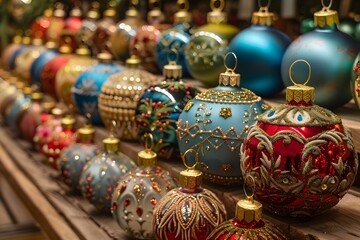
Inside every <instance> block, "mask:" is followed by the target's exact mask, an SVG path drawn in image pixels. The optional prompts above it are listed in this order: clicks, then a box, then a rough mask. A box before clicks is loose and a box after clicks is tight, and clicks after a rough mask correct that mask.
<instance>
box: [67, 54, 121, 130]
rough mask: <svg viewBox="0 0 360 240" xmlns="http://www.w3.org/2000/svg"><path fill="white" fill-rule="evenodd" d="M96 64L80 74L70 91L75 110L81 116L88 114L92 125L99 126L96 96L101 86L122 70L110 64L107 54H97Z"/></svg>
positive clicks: (109, 57) (110, 57)
mask: <svg viewBox="0 0 360 240" xmlns="http://www.w3.org/2000/svg"><path fill="white" fill-rule="evenodd" d="M97 59H98V63H97V64H95V65H93V66H91V67H90V68H88V69H87V70H86V71H85V72H83V73H81V74H80V75H79V77H78V78H77V80H76V82H75V84H74V87H73V88H72V89H71V92H72V94H73V99H74V101H75V105H76V108H77V109H78V110H79V112H80V113H81V114H83V115H86V114H87V113H90V115H91V118H90V122H91V123H92V124H101V118H100V116H99V110H98V96H99V94H100V92H101V86H102V85H103V83H104V82H105V81H106V79H107V78H108V77H110V76H111V75H113V74H115V73H118V72H120V71H122V68H121V67H120V66H119V65H117V64H115V63H113V62H112V56H111V55H110V54H109V53H99V54H98V56H97Z"/></svg>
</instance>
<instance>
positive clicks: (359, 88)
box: [350, 54, 360, 109]
mask: <svg viewBox="0 0 360 240" xmlns="http://www.w3.org/2000/svg"><path fill="white" fill-rule="evenodd" d="M353 70H354V71H353V77H352V81H351V86H350V87H351V92H352V95H353V98H354V100H355V104H356V106H357V108H359V109H360V54H359V55H358V56H357V58H356V60H355V62H354V69H353Z"/></svg>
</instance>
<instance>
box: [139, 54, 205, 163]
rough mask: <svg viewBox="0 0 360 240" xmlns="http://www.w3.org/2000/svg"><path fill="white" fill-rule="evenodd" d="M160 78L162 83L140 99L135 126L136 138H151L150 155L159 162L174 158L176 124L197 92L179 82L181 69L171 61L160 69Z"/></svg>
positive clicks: (153, 85) (148, 89)
mask: <svg viewBox="0 0 360 240" xmlns="http://www.w3.org/2000/svg"><path fill="white" fill-rule="evenodd" d="M169 56H170V55H169ZM169 60H170V57H169ZM163 76H164V79H162V80H160V81H159V82H158V83H156V84H152V85H151V86H150V87H148V88H147V89H146V90H145V91H144V93H143V94H142V95H141V97H140V99H139V102H138V105H137V107H136V124H137V132H138V135H139V136H143V135H144V134H145V133H152V135H153V136H154V149H153V150H154V152H156V153H157V154H158V156H159V157H160V158H163V159H171V157H174V156H176V155H178V143H177V140H176V121H177V120H178V118H179V116H180V114H181V112H183V109H184V107H185V105H186V104H187V102H188V101H189V100H191V99H193V98H194V97H195V96H196V94H197V93H198V92H199V91H198V90H197V89H196V88H194V87H192V86H191V85H190V84H189V83H185V82H183V81H182V68H181V65H177V64H176V62H175V61H171V60H170V62H169V64H168V65H166V66H165V67H164V69H163Z"/></svg>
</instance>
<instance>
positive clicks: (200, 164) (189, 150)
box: [181, 148, 208, 170]
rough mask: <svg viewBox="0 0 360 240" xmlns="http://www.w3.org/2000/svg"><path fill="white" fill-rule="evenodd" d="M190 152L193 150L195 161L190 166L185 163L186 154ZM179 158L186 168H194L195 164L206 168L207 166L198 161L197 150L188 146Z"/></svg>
mask: <svg viewBox="0 0 360 240" xmlns="http://www.w3.org/2000/svg"><path fill="white" fill-rule="evenodd" d="M190 152H194V153H195V163H194V165H192V166H189V165H188V164H187V163H186V154H188V153H190ZM181 159H182V161H183V164H184V166H185V167H186V169H187V170H195V168H196V166H200V167H202V168H203V169H205V170H206V169H208V166H207V165H206V164H205V163H203V162H200V161H199V153H198V152H197V151H195V150H194V149H192V148H189V149H188V150H186V151H185V152H184V153H182V154H181Z"/></svg>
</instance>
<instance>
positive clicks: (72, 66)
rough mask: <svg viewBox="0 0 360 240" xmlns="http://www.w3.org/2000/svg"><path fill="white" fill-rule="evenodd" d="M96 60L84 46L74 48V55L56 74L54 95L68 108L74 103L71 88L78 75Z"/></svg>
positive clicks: (71, 107)
mask: <svg viewBox="0 0 360 240" xmlns="http://www.w3.org/2000/svg"><path fill="white" fill-rule="evenodd" d="M95 64H96V60H94V59H91V58H90V50H89V49H88V48H86V47H84V46H82V47H79V48H78V49H76V57H73V58H71V59H70V60H69V61H68V63H66V64H65V65H64V66H63V67H62V68H60V70H59V71H58V72H57V74H56V79H55V84H56V86H55V89H56V96H57V98H58V99H60V100H61V101H62V102H63V103H65V104H66V105H67V106H68V108H70V109H73V108H74V106H75V103H74V101H73V98H72V93H71V88H72V87H73V86H74V84H75V82H76V79H77V78H78V76H79V75H80V74H81V73H83V72H84V71H86V70H87V69H88V68H89V67H90V66H92V65H95Z"/></svg>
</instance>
